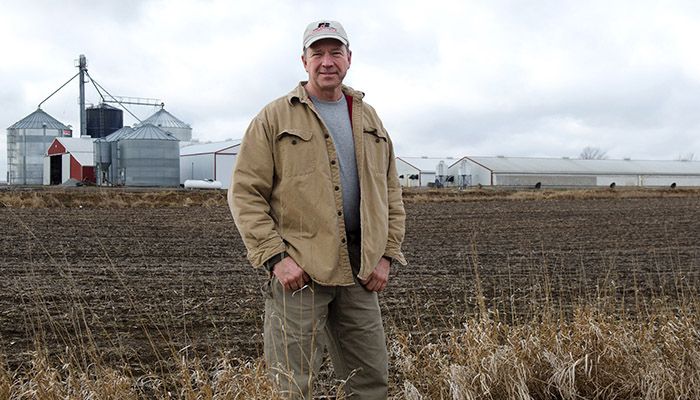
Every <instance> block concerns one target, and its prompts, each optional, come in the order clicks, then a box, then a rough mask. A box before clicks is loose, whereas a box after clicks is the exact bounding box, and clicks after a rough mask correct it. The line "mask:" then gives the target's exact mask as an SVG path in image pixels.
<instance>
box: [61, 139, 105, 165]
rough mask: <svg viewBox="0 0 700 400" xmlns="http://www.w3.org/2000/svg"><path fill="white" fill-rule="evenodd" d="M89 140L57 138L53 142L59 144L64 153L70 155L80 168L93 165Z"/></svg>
mask: <svg viewBox="0 0 700 400" xmlns="http://www.w3.org/2000/svg"><path fill="white" fill-rule="evenodd" d="M94 140H95V139H91V138H72V137H57V138H56V139H54V141H57V142H59V143H61V145H62V146H63V147H64V148H65V149H66V153H69V154H70V155H72V156H73V157H74V158H75V159H76V160H77V161H78V162H79V163H80V165H82V166H93V165H95V157H94V152H95V150H94V149H95V148H94V146H93V141H94Z"/></svg>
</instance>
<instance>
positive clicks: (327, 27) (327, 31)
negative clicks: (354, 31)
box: [304, 20, 350, 49]
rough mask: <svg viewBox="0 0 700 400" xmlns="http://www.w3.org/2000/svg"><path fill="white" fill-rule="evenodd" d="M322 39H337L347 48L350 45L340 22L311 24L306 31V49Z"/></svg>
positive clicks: (323, 21) (316, 22)
mask: <svg viewBox="0 0 700 400" xmlns="http://www.w3.org/2000/svg"><path fill="white" fill-rule="evenodd" d="M321 39H336V40H338V41H340V42H341V43H342V44H344V45H346V46H348V45H349V44H350V41H349V40H348V35H347V34H346V33H345V29H343V25H341V24H340V22H338V21H327V20H321V21H315V22H312V23H310V24H309V26H307V27H306V30H305V31H304V48H305V49H306V48H307V47H309V46H311V45H312V44H313V43H314V42H315V41H317V40H321Z"/></svg>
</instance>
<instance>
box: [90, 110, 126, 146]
mask: <svg viewBox="0 0 700 400" xmlns="http://www.w3.org/2000/svg"><path fill="white" fill-rule="evenodd" d="M85 113H86V118H87V134H88V136H90V137H92V138H103V137H106V136H107V135H109V134H111V133H112V132H114V131H117V130H119V129H121V128H122V127H123V126H124V113H123V112H122V110H120V109H118V108H115V107H112V106H110V105H108V104H105V103H101V104H99V105H97V106H94V107H88V108H87V109H86V110H85Z"/></svg>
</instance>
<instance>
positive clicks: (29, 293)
mask: <svg viewBox="0 0 700 400" xmlns="http://www.w3.org/2000/svg"><path fill="white" fill-rule="evenodd" d="M48 193H50V192H41V193H39V194H32V196H35V198H41V197H42V196H47V194H48ZM76 193H78V192H77V191H76V192H72V193H67V194H66V193H63V192H62V193H59V194H56V195H55V196H54V198H59V200H56V201H52V202H48V203H50V204H48V203H47V204H48V205H47V204H44V205H41V204H39V205H38V206H37V207H31V206H26V205H25V207H17V206H12V205H11V204H10V202H9V200H5V202H4V203H2V204H5V206H2V205H0V227H1V232H2V235H1V236H0V273H1V274H2V278H1V279H0V349H2V354H4V356H5V357H6V362H7V363H8V365H10V367H11V368H20V367H21V365H22V364H23V362H25V361H26V360H27V357H28V356H27V355H28V354H29V353H28V352H29V351H31V350H33V349H34V347H35V341H36V340H37V339H41V341H42V343H44V345H45V346H47V350H48V352H49V353H60V352H62V351H63V350H64V349H65V348H67V347H76V348H82V349H88V350H86V351H89V349H99V350H95V351H98V352H99V353H100V354H101V357H105V358H107V359H115V360H119V361H125V362H127V363H129V364H131V365H134V366H136V367H135V368H136V371H138V370H139V368H142V369H144V370H153V369H157V368H158V362H159V361H160V360H163V359H165V358H168V357H170V356H172V355H173V354H172V353H174V352H177V353H182V354H185V353H188V354H191V353H194V354H197V355H198V356H200V357H204V358H205V359H206V358H207V357H209V358H214V357H216V356H219V355H220V354H219V353H220V352H230V354H233V355H235V356H237V357H256V356H258V355H259V354H260V353H261V342H262V338H261V334H260V333H261V330H262V327H261V325H262V319H261V311H262V296H261V295H260V289H259V288H260V286H261V285H262V284H263V283H264V281H265V276H264V273H262V272H261V271H259V270H253V269H252V268H251V267H250V266H249V264H248V263H247V261H246V258H245V248H244V246H243V243H242V241H241V239H240V237H239V235H238V232H237V231H236V228H235V226H234V224H233V220H232V218H231V215H230V213H229V210H228V208H227V207H226V205H225V202H224V196H225V194H221V193H219V194H197V193H192V192H184V191H177V192H174V194H173V193H171V194H169V196H171V198H169V199H170V200H171V203H170V204H166V205H158V204H150V205H149V204H148V198H146V199H145V200H144V196H147V195H148V194H147V193H146V194H144V193H145V192H144V193H141V194H138V193H136V194H133V193H132V194H131V195H133V196H135V197H137V198H138V199H139V200H138V201H141V203H138V204H137V206H136V207H132V206H131V204H132V203H133V202H134V201H135V200H133V199H132V200H131V201H132V202H131V203H130V202H129V201H126V200H125V203H124V204H121V203H119V204H121V205H118V204H117V203H114V204H113V205H112V206H110V205H109V203H108V202H107V201H104V205H103V206H98V207H96V206H95V202H94V199H93V200H91V201H87V200H85V201H83V200H81V198H82V199H86V198H87V197H81V196H84V195H81V194H76ZM99 193H100V194H99V196H98V197H100V198H104V199H107V198H114V197H115V196H116V195H117V194H118V193H119V192H116V191H113V192H109V191H108V192H99ZM0 194H2V193H0ZM24 196H25V197H26V196H27V195H26V194H25V195H24ZM120 196H121V194H120ZM139 196H140V197H139ZM420 196H424V194H422V193H418V194H416V193H407V196H406V199H407V203H406V210H407V234H406V241H405V244H404V250H405V255H406V258H407V259H408V261H409V266H407V267H394V268H393V271H392V276H391V280H390V285H389V287H388V288H387V290H386V291H385V292H383V293H382V294H381V300H380V301H381V303H382V305H383V312H384V316H385V319H386V323H387V326H389V329H390V330H391V329H393V328H391V327H397V328H400V329H402V330H404V331H409V332H410V331H415V332H421V333H426V332H436V334H439V332H440V331H441V330H442V329H444V328H447V327H451V326H458V325H459V324H460V321H462V320H463V319H464V317H465V316H466V315H473V314H475V313H478V312H479V311H480V310H481V311H486V312H488V313H490V314H491V315H492V316H493V317H494V318H496V319H498V320H502V321H504V322H514V321H516V320H518V319H520V318H525V317H526V316H528V315H532V314H533V313H537V312H539V311H541V310H542V309H543V308H551V309H552V310H556V311H557V312H560V313H566V312H567V310H568V309H569V308H570V307H571V306H573V305H576V304H579V303H590V302H604V301H605V299H608V298H615V299H617V300H618V301H619V299H623V300H624V304H625V305H626V306H625V311H624V312H629V313H631V314H639V313H644V312H645V309H646V308H647V307H652V306H653V304H651V302H652V301H658V300H659V299H664V298H669V299H672V300H677V301H682V300H683V298H684V297H691V296H696V295H697V288H699V287H700V194H698V192H690V193H687V194H684V195H673V196H671V195H666V194H664V193H661V192H659V193H656V194H652V195H649V194H648V193H647V194H645V195H639V196H635V195H629V196H622V195H616V194H612V195H606V196H581V197H578V196H576V195H571V196H552V197H549V198H528V197H527V196H523V197H522V198H513V197H512V196H511V197H507V196H484V197H483V198H481V197H478V196H477V197H474V198H470V199H469V200H468V201H455V199H454V198H452V199H449V198H447V199H446V200H445V201H423V200H425V199H424V198H422V197H420ZM188 198H189V200H187V199H188ZM83 204H85V205H83ZM202 204H205V205H204V206H202ZM603 306H604V305H603ZM175 355H177V354H175Z"/></svg>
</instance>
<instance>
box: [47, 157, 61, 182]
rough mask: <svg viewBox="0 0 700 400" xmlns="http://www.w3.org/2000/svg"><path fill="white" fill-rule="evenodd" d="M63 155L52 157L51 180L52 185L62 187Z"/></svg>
mask: <svg viewBox="0 0 700 400" xmlns="http://www.w3.org/2000/svg"><path fill="white" fill-rule="evenodd" d="M62 166H63V165H62V162H61V155H60V154H59V155H56V156H51V180H50V181H49V184H50V185H60V184H61V168H62Z"/></svg>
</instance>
